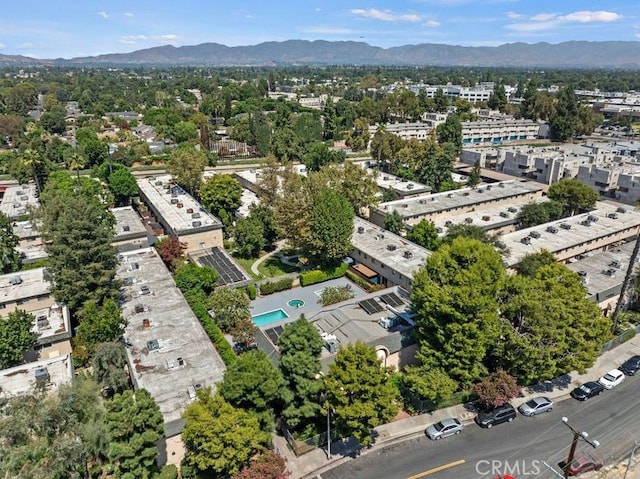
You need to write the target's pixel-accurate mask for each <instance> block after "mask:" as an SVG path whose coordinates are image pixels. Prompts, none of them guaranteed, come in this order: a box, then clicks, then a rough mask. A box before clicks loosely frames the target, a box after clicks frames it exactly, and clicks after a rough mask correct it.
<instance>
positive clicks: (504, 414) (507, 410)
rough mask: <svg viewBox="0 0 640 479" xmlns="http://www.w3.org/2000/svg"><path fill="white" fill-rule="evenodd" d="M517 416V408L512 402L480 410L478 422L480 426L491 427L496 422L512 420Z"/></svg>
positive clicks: (477, 417)
mask: <svg viewBox="0 0 640 479" xmlns="http://www.w3.org/2000/svg"><path fill="white" fill-rule="evenodd" d="M515 417H516V410H515V409H514V408H513V406H512V405H511V404H508V403H507V404H504V405H502V406H500V407H497V408H495V409H491V410H489V411H480V412H479V413H478V415H477V416H476V423H477V424H478V426H480V427H486V428H489V427H491V426H493V425H494V424H501V423H503V422H511V421H513V420H514V418H515Z"/></svg>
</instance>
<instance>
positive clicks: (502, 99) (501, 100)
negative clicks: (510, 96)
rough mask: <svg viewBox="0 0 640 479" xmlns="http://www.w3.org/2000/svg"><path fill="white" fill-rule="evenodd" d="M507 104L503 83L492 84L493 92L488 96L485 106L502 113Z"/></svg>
mask: <svg viewBox="0 0 640 479" xmlns="http://www.w3.org/2000/svg"><path fill="white" fill-rule="evenodd" d="M507 103H508V100H507V93H506V92H505V89H504V83H502V82H501V81H498V82H496V83H495V84H494V86H493V91H492V92H491V94H490V95H489V101H488V102H487V106H488V107H489V108H491V109H492V110H500V111H502V112H503V111H504V109H505V107H506V106H507Z"/></svg>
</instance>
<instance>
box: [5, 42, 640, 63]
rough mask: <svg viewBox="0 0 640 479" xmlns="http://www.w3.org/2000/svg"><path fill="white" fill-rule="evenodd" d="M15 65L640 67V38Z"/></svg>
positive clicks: (175, 52) (178, 52) (208, 46)
mask: <svg viewBox="0 0 640 479" xmlns="http://www.w3.org/2000/svg"><path fill="white" fill-rule="evenodd" d="M0 65H5V66H6V65H15V66H37V65H55V66H127V65H131V66H133V65H140V66H212V67H214V66H292V65H412V66H414V65H415V66H464V67H483V66H484V67H547V68H627V69H638V68H640V42H622V41H609V42H588V41H571V42H563V43H557V44H551V43H535V44H528V43H507V44H504V45H500V46H497V47H463V46H456V45H444V44H434V43H422V44H417V45H404V46H400V47H392V48H381V47H375V46H371V45H369V44H367V43H364V42H353V41H346V42H345V41H339V42H330V41H324V40H316V41H307V40H288V41H283V42H265V43H259V44H257V45H248V46H236V47H228V46H226V45H221V44H219V43H202V44H200V45H191V46H182V47H175V46H172V45H165V46H160V47H154V48H147V49H144V50H136V51H133V52H131V53H112V54H106V55H97V56H91V57H78V58H71V59H64V58H57V59H50V60H42V59H35V58H30V57H25V56H20V55H0Z"/></svg>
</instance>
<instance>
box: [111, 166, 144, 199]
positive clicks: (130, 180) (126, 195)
mask: <svg viewBox="0 0 640 479" xmlns="http://www.w3.org/2000/svg"><path fill="white" fill-rule="evenodd" d="M107 182H108V184H109V189H110V190H111V192H112V193H113V196H114V198H115V201H116V205H117V206H126V205H129V204H130V203H131V198H133V197H134V196H136V195H137V194H138V183H137V182H136V179H135V177H134V176H133V174H132V173H131V171H129V169H128V168H118V169H116V171H114V172H113V173H111V174H110V175H109V178H108V179H107Z"/></svg>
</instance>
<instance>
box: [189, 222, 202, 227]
mask: <svg viewBox="0 0 640 479" xmlns="http://www.w3.org/2000/svg"><path fill="white" fill-rule="evenodd" d="M191 226H193V227H194V228H197V227H199V226H202V221H192V222H191Z"/></svg>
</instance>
